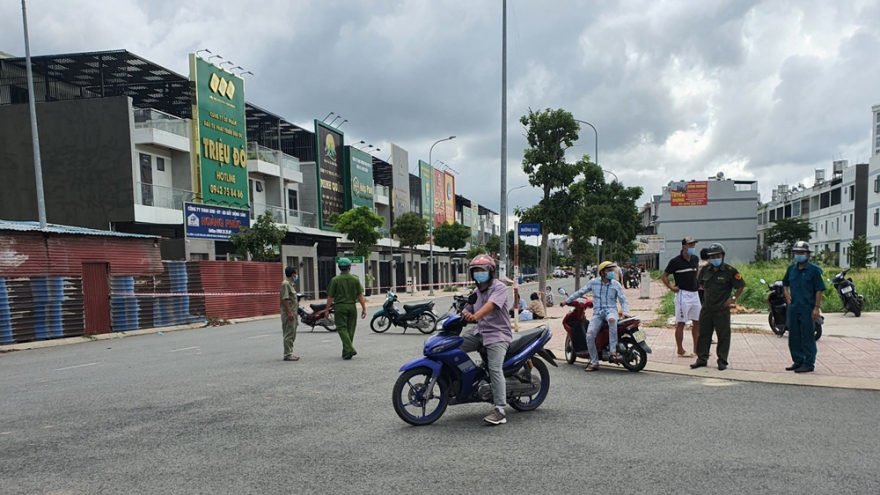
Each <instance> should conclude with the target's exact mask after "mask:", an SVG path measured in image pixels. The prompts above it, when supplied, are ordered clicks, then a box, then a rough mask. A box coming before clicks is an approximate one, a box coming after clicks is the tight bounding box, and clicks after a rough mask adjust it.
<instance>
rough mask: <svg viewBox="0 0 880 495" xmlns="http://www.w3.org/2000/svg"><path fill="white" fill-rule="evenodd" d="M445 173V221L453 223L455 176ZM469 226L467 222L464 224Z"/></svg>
mask: <svg viewBox="0 0 880 495" xmlns="http://www.w3.org/2000/svg"><path fill="white" fill-rule="evenodd" d="M445 175H446V222H447V223H455V177H453V176H452V174H450V173H449V172H446V173H445ZM465 226H466V227H469V225H468V224H465Z"/></svg>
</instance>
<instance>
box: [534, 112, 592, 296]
mask: <svg viewBox="0 0 880 495" xmlns="http://www.w3.org/2000/svg"><path fill="white" fill-rule="evenodd" d="M520 123H522V125H524V126H525V127H526V140H527V141H528V143H529V148H528V149H526V150H525V152H524V153H523V171H524V172H525V173H526V174H527V175H528V177H529V184H531V185H532V186H534V187H538V188H540V189H541V192H542V193H543V195H542V198H541V201H540V202H539V203H538V204H537V205H535V206H533V207H531V208H528V209H526V210H522V211H520V212H519V213H518V214H519V215H520V216H521V217H522V218H523V220H524V221H540V222H541V223H542V225H543V227H542V229H541V264H540V265H541V266H539V267H538V280H539V288H540V291H541V293H542V294H543V291H544V287H545V285H546V280H547V261H548V258H549V254H550V253H549V246H548V243H547V237H548V235H549V234H550V233H554V234H567V233H568V230H569V228H570V225H569V221H568V218H567V217H566V212H568V213H570V209H569V207H570V201H569V194H568V190H567V189H568V187H569V186H570V185H571V184H572V183H573V182H574V181H575V178H576V177H577V176H578V175H580V174H581V173H582V172H583V166H584V163H585V160H580V161H578V162H577V163H574V164H569V163H566V161H565V150H566V149H568V148H570V147H571V146H572V145H573V144H574V142H575V141H577V139H578V131H579V130H580V126H579V125H578V123H577V121H575V120H574V117H573V116H572V115H571V113H569V112H566V111H565V110H563V109H558V110H551V109H549V108H548V109H547V110H545V111H539V112H533V111H532V110H529V113H528V115H524V116H522V117H521V118H520ZM585 158H586V157H585Z"/></svg>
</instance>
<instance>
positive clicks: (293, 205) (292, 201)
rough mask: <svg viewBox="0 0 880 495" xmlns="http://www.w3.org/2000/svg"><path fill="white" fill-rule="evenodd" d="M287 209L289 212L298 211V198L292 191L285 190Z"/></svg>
mask: <svg viewBox="0 0 880 495" xmlns="http://www.w3.org/2000/svg"><path fill="white" fill-rule="evenodd" d="M287 208H288V209H291V210H299V197H298V196H297V192H296V191H294V190H293V189H288V190H287Z"/></svg>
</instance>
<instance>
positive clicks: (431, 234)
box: [428, 136, 455, 297]
mask: <svg viewBox="0 0 880 495" xmlns="http://www.w3.org/2000/svg"><path fill="white" fill-rule="evenodd" d="M450 139H455V136H449V137H448V138H443V139H438V140H437V141H436V142H434V144H432V145H431V149H430V150H428V163H434V162H432V161H431V153H433V152H434V146H437V143H442V142H443V141H449V140H450ZM428 240H429V241H430V242H431V255H430V256H429V257H428V260H429V261H428V286H429V287H430V288H429V289H428V296H429V297H432V296H433V295H434V219H433V218H432V219H431V223H430V225H428Z"/></svg>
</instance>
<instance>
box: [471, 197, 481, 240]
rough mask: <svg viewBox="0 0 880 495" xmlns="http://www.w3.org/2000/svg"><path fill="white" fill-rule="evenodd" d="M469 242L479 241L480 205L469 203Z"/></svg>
mask: <svg viewBox="0 0 880 495" xmlns="http://www.w3.org/2000/svg"><path fill="white" fill-rule="evenodd" d="M470 227H471V244H477V243H479V242H480V207H479V206H478V205H477V204H476V203H471V225H470Z"/></svg>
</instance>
